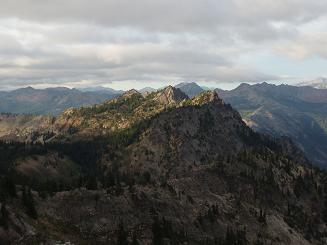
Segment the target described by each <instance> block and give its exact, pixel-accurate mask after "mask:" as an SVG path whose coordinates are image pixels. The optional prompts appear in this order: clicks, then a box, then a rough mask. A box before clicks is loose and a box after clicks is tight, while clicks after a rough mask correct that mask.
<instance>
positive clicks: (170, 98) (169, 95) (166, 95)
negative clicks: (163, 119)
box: [156, 86, 188, 105]
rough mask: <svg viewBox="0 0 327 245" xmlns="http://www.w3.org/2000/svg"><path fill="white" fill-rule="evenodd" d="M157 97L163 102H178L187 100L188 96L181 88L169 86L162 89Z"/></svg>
mask: <svg viewBox="0 0 327 245" xmlns="http://www.w3.org/2000/svg"><path fill="white" fill-rule="evenodd" d="M156 99H157V100H158V101H159V102H160V103H162V104H167V105H169V104H177V103H179V102H181V101H183V100H187V99H188V96H187V95H186V94H185V93H183V92H182V91H181V90H180V89H178V88H174V87H172V86H168V87H166V88H165V89H163V90H161V91H160V92H159V93H158V95H157V97H156Z"/></svg>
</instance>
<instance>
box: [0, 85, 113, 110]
mask: <svg viewBox="0 0 327 245" xmlns="http://www.w3.org/2000/svg"><path fill="white" fill-rule="evenodd" d="M118 95H119V93H111V92H109V91H106V92H103V93H102V92H81V91H79V90H77V89H68V88H47V89H34V88H32V87H27V88H22V89H17V90H14V91H9V92H1V97H0V112H6V113H25V114H54V115H56V114H59V113H61V112H62V111H64V110H66V109H67V108H70V107H80V106H84V105H91V104H95V103H101V102H103V101H105V100H107V99H111V98H114V97H117V96H118Z"/></svg>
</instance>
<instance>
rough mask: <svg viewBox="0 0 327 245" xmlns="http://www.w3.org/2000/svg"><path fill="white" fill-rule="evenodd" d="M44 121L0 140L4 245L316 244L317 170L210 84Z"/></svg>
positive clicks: (324, 181) (322, 203)
mask: <svg viewBox="0 0 327 245" xmlns="http://www.w3.org/2000/svg"><path fill="white" fill-rule="evenodd" d="M49 128H51V130H52V131H51V132H52V134H53V135H52V137H51V138H50V139H49V140H46V141H42V142H41V143H38V142H39V140H35V141H33V140H30V139H31V137H29V135H26V134H25V132H26V131H23V132H24V134H22V133H21V132H20V131H19V130H18V131H15V132H17V135H15V137H14V138H15V139H18V140H21V141H25V140H26V139H29V140H27V142H28V143H19V142H17V141H16V140H12V141H10V142H9V141H8V138H9V136H6V141H7V142H2V143H1V144H0V153H1V154H0V163H1V175H0V176H1V185H0V188H1V193H2V195H1V201H0V202H1V210H0V227H1V228H0V238H1V241H2V243H4V244H10V243H11V242H16V243H18V244H39V243H41V242H43V243H51V242H52V243H54V242H56V241H62V242H63V241H71V242H73V243H74V244H124V245H127V244H128V245H130V244H133V245H134V244H155V245H160V244H206V245H210V244H212V245H214V244H219V245H243V244H256V245H259V244H325V243H326V238H327V229H326V221H327V218H326V217H327V206H326V205H327V201H326V200H327V175H326V173H325V172H323V171H321V170H319V169H316V168H314V167H312V166H311V165H310V163H309V162H308V160H307V159H306V157H305V156H304V154H303V153H302V152H301V150H299V149H298V148H297V147H296V146H295V145H294V144H293V143H292V142H291V141H290V140H289V139H288V138H273V137H269V136H264V135H262V134H260V133H256V132H254V131H252V130H251V129H250V128H248V127H247V126H246V125H245V123H244V122H243V121H242V119H241V116H240V115H239V114H238V112H236V111H235V110H233V109H232V108H231V106H229V105H226V104H224V103H223V102H222V101H221V100H220V99H219V97H218V96H217V94H216V93H213V92H204V93H202V94H200V95H198V96H196V97H195V98H193V99H185V95H181V94H180V91H176V90H175V89H173V88H171V87H168V88H167V89H165V90H163V91H159V92H156V93H152V94H149V95H148V96H146V97H143V96H141V95H140V94H138V93H136V92H135V91H130V92H128V93H126V94H124V95H123V96H122V97H120V98H117V99H114V100H112V101H108V102H106V103H104V104H101V105H97V106H92V107H88V108H82V109H74V110H68V111H66V112H64V113H63V114H62V115H60V116H59V117H58V118H56V119H54V120H53V121H51V122H49V127H41V128H40V129H39V130H38V137H37V139H39V138H40V137H41V136H42V135H43V134H48V133H49ZM33 134H35V132H33ZM45 138H47V139H48V138H49V137H45ZM50 170H51V171H50ZM40 173H42V174H43V175H46V176H45V177H46V178H41V177H40Z"/></svg>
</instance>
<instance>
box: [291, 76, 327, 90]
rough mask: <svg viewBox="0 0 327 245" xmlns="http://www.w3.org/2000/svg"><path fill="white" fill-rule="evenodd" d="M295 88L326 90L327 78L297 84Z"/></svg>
mask: <svg viewBox="0 0 327 245" xmlns="http://www.w3.org/2000/svg"><path fill="white" fill-rule="evenodd" d="M296 86H301V87H302V86H310V87H313V88H317V89H327V78H325V77H319V78H317V79H315V80H311V81H307V82H301V83H298V84H296Z"/></svg>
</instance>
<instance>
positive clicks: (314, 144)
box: [220, 83, 327, 167]
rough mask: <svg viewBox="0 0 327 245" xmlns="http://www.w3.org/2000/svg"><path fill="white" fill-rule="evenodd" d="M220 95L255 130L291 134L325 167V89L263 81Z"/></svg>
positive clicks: (326, 104)
mask: <svg viewBox="0 0 327 245" xmlns="http://www.w3.org/2000/svg"><path fill="white" fill-rule="evenodd" d="M220 95H221V97H222V98H223V99H224V100H225V101H226V102H227V103H230V104H231V105H232V106H233V107H235V108H236V109H237V110H239V111H240V113H241V114H242V117H243V118H244V119H245V120H246V121H247V122H248V123H249V126H251V127H253V128H254V129H255V130H257V131H259V132H264V133H269V134H271V135H273V136H277V137H279V136H281V135H285V136H288V137H291V138H292V139H293V140H294V141H295V142H296V143H297V144H298V145H299V146H300V147H301V148H302V149H303V150H304V152H305V153H306V154H307V156H308V157H309V158H310V159H311V160H312V161H313V163H314V164H316V165H318V166H321V167H326V166H327V165H326V164H327V158H326V156H327V148H326V145H327V134H326V132H327V131H326V120H327V90H324V89H321V90H318V89H314V88H311V87H294V86H288V85H279V86H276V85H271V84H267V83H262V84H257V85H252V86H251V85H248V84H241V85H240V86H239V87H238V88H236V89H234V90H231V91H220Z"/></svg>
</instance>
